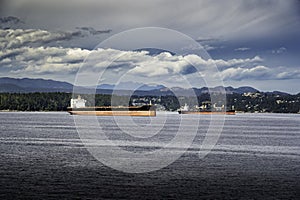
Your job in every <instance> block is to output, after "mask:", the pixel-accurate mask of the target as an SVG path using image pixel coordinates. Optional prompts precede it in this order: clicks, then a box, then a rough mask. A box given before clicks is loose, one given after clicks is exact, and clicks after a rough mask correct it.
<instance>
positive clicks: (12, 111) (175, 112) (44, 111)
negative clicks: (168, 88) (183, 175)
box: [0, 110, 300, 115]
mask: <svg viewBox="0 0 300 200" xmlns="http://www.w3.org/2000/svg"><path fill="white" fill-rule="evenodd" d="M0 113H67V111H51V110H40V111H22V110H0ZM158 113H170V114H177V111H158ZM242 114H300V113H278V112H243V111H236V115H242Z"/></svg>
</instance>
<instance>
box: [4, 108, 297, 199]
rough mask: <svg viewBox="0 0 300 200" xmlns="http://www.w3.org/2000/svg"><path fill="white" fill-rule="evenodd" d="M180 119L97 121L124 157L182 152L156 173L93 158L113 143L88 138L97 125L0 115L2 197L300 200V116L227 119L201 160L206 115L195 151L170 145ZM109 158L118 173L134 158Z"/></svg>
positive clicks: (52, 116)
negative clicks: (133, 170)
mask: <svg viewBox="0 0 300 200" xmlns="http://www.w3.org/2000/svg"><path fill="white" fill-rule="evenodd" d="M180 117H181V116H180V115H177V114H174V113H170V114H167V115H164V117H162V116H160V115H158V116H157V117H156V118H155V120H157V121H156V122H155V124H154V125H150V123H151V119H150V118H145V117H137V118H133V121H131V122H130V123H129V121H128V118H126V117H120V118H118V119H117V120H118V123H116V121H115V119H114V118H112V117H97V121H98V123H99V125H100V126H101V131H102V132H104V133H105V134H106V136H107V138H106V140H109V141H113V144H116V145H118V146H120V147H121V148H120V149H121V150H122V152H126V151H127V152H131V153H133V154H130V155H142V154H140V153H143V152H155V151H157V150H161V149H164V148H165V149H167V151H166V152H167V153H166V155H165V156H166V157H165V158H166V159H167V158H168V157H169V156H172V155H173V154H175V153H178V152H179V154H178V155H181V156H180V157H179V158H178V159H177V160H176V161H174V162H172V163H171V164H169V165H167V166H165V167H163V168H161V169H158V170H155V171H150V172H147V173H126V172H124V171H120V170H116V169H115V168H113V167H111V166H107V165H105V164H103V163H102V162H100V161H99V160H98V159H96V158H95V157H94V156H93V155H92V154H91V153H90V152H91V151H90V148H98V149H100V150H103V152H105V151H106V149H107V147H109V146H110V143H108V142H107V141H106V140H103V138H97V137H96V138H93V137H92V138H90V139H89V138H88V137H87V138H84V137H85V135H84V131H87V132H88V131H90V130H88V129H89V128H90V129H91V130H93V128H94V129H95V127H93V126H88V127H83V126H82V125H81V124H78V123H77V124H76V125H77V126H78V127H79V129H80V130H81V133H78V132H77V130H76V126H75V122H74V119H73V117H72V116H70V115H69V114H67V113H64V112H49V113H48V112H47V113H43V112H16V113H13V112H1V113H0V155H1V157H0V199H300V115H297V114H237V115H235V116H226V120H225V124H224V127H223V131H222V132H221V135H220V137H219V138H218V141H217V144H216V145H215V146H214V147H213V149H212V150H211V151H210V152H209V153H208V154H207V155H206V156H205V157H204V158H201V159H200V158H199V152H201V144H202V143H203V140H204V138H205V133H206V131H207V129H208V125H209V117H208V116H204V117H202V118H201V120H200V123H199V125H197V126H199V127H200V128H199V129H198V130H197V132H196V133H195V137H194V138H192V143H191V144H190V146H187V145H186V144H185V143H175V144H174V145H170V146H166V145H167V144H168V142H169V141H171V140H172V139H173V138H174V137H175V136H176V134H177V133H178V130H179V129H180V126H181V125H180V119H181V118H180ZM194 118H195V116H193V115H189V116H186V119H185V120H186V121H187V122H190V123H187V124H185V125H183V126H184V127H183V128H184V129H183V133H184V134H185V135H183V136H184V137H183V138H182V139H183V140H184V139H185V138H190V137H192V136H193V134H194V132H193V130H194V129H193V127H194V126H195V119H194ZM81 120H83V121H84V120H86V121H87V123H88V122H90V121H91V120H90V117H88V116H81ZM152 120H154V119H152ZM127 122H128V123H127ZM161 125H163V128H161V127H160V126H161ZM78 127H77V128H78ZM124 130H125V132H126V131H127V132H128V133H127V134H124ZM151 130H155V131H154V133H156V131H161V132H160V133H159V134H157V135H154V133H151ZM151 134H152V135H151ZM80 136H81V137H80ZM89 136H90V135H89ZM149 136H150V137H149ZM146 137H149V138H150V139H149V138H147V139H146ZM134 153H135V154H134ZM100 155H102V154H100ZM103 155H106V156H107V154H103ZM112 155H113V156H111V159H112V160H114V161H117V163H119V165H118V167H120V166H121V169H122V164H123V163H126V162H125V161H128V160H132V158H131V157H128V154H125V153H117V154H112ZM126 156H127V157H126ZM163 156H164V155H163ZM162 158H164V157H162ZM123 161H124V162H123ZM131 164H132V163H131ZM127 167H128V166H127ZM132 167H133V168H134V167H136V166H135V165H134V164H132ZM144 167H145V166H144ZM146 167H147V165H146ZM149 167H151V165H149ZM150 169H151V168H150Z"/></svg>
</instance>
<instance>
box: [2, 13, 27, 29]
mask: <svg viewBox="0 0 300 200" xmlns="http://www.w3.org/2000/svg"><path fill="white" fill-rule="evenodd" d="M20 24H25V22H24V21H23V20H21V19H20V18H18V17H15V16H5V17H0V28H4V29H7V28H11V27H16V26H18V25H20Z"/></svg>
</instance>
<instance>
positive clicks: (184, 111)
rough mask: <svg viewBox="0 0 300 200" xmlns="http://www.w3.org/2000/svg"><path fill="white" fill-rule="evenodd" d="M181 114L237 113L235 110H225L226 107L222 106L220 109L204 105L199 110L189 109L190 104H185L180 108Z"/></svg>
mask: <svg viewBox="0 0 300 200" xmlns="http://www.w3.org/2000/svg"><path fill="white" fill-rule="evenodd" d="M178 113H179V114H196V115H235V110H234V109H231V110H225V107H224V106H223V107H221V108H218V109H211V108H207V107H205V106H204V108H203V106H202V108H199V109H198V110H189V106H188V105H187V104H185V105H184V106H183V108H181V109H179V110H178Z"/></svg>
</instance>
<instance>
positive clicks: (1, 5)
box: [0, 0, 300, 93]
mask: <svg viewBox="0 0 300 200" xmlns="http://www.w3.org/2000/svg"><path fill="white" fill-rule="evenodd" d="M144 27H160V28H164V29H158V30H161V31H160V32H156V31H154V32H151V31H149V30H151V29H147V28H144ZM136 28H139V30H144V31H143V32H139V33H137V32H135V31H130V30H132V29H136ZM143 28H144V29H143ZM128 30H129V32H128ZM164 30H166V31H164ZM169 30H170V31H169ZM124 31H127V33H130V34H131V36H126V34H125V35H124V34H123V35H122V33H124ZM172 31H173V32H172ZM178 33H180V34H182V35H183V36H182V37H177V34H178ZM120 35H122V37H121V36H120ZM299 35H300V1H299V0H244V1H243V0H222V1H221V0H215V1H211V0H190V1H178V0H152V1H138V0H122V1H117V0H110V1H102V0H85V1H79V0H66V1H62V0H59V1H58V0H51V1H46V0H1V1H0V77H15V78H24V77H29V78H45V79H54V80H60V81H68V82H70V83H74V82H75V80H76V76H78V71H82V70H80V69H82V68H84V69H85V70H86V71H84V72H89V73H90V74H101V72H103V71H105V73H104V75H103V76H102V77H101V78H99V80H100V83H109V84H114V83H116V82H118V81H119V82H120V81H122V80H124V81H136V82H142V83H151V84H154V83H157V84H161V83H163V84H167V85H169V86H174V87H175V86H178V87H180V86H183V85H184V79H185V78H186V77H188V78H189V80H190V81H191V82H193V83H192V85H193V86H197V87H201V86H205V82H207V81H206V80H208V79H209V80H212V79H215V78H217V75H216V74H218V77H220V78H221V79H222V84H224V85H225V86H233V87H239V86H252V87H254V88H257V89H258V90H262V91H274V90H279V91H284V92H289V93H299V92H300V89H299V80H300V56H299V55H300V38H299ZM149 38H151V39H152V40H153V41H154V42H153V47H156V46H157V45H158V44H161V43H164V42H165V41H168V40H170V41H172V42H171V43H172V47H171V46H170V45H169V46H168V45H166V47H167V48H171V49H173V50H175V51H177V50H178V51H180V50H181V51H180V52H183V51H182V50H184V53H182V54H180V53H179V54H178V53H175V54H173V53H174V52H172V53H168V52H162V53H157V54H152V53H151V52H149V51H148V52H147V50H144V51H133V50H132V49H131V48H132V43H135V44H137V43H138V41H146V40H147V39H149ZM186 38H189V39H192V40H193V41H194V42H195V43H197V44H198V45H200V48H198V46H197V45H196V47H197V48H195V45H194V43H192V42H191V44H193V45H191V46H185V45H183V44H185V43H183V42H182V41H181V39H182V40H184V39H186ZM171 39H172V40H171ZM107 41H110V42H107ZM116 41H118V45H113V44H116ZM103 43H105V45H106V46H105V45H103ZM99 44H100V45H99ZM142 44H144V43H143V42H141V43H139V45H140V46H141V45H142ZM154 44H155V45H154ZM139 45H137V46H139ZM158 46H159V45H158ZM141 47H142V46H141ZM145 48H149V44H148V46H145ZM176 49H177V50H176ZM198 50H199V51H198ZM203 52H204V53H203ZM91 55H94V57H97V59H96V60H94V58H93V57H91ZM112 58H114V59H117V60H115V61H114V62H113V63H111V64H110V65H109V67H107V66H108V60H110V59H112ZM87 63H88V64H87ZM191 63H192V64H194V65H197V67H196V70H195V68H194V67H193V66H191ZM82 66H84V67H82ZM212 67H217V72H216V71H212V70H211V68H212ZM198 72H200V73H198ZM89 73H86V77H87V78H86V80H88V79H89V78H88V76H89V75H88V74H89ZM124 74H126V76H124ZM199 74H200V75H199ZM197 78H198V79H203V81H197V80H198V79H197ZM219 83H220V82H218V84H219ZM216 84H217V83H216Z"/></svg>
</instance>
